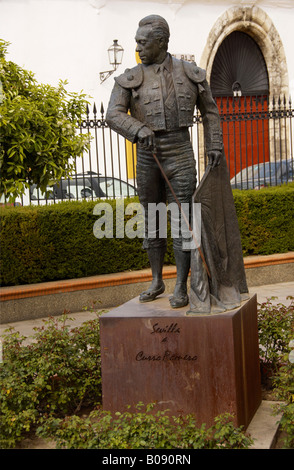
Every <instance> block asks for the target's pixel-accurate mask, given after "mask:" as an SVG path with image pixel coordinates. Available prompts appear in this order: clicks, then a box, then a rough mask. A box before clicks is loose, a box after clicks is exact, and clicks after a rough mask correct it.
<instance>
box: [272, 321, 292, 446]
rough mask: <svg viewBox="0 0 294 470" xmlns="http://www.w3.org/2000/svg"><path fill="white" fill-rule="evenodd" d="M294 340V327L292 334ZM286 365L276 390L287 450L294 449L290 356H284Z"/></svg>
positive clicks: (276, 378)
mask: <svg viewBox="0 0 294 470" xmlns="http://www.w3.org/2000/svg"><path fill="white" fill-rule="evenodd" d="M291 337H292V341H293V340H294V327H293V326H292V332H291ZM283 363H284V365H283V366H282V367H280V369H279V371H278V372H277V374H276V376H275V377H274V390H275V393H276V397H277V399H278V400H281V402H279V404H278V405H277V406H276V407H275V411H276V413H281V414H282V418H281V421H280V427H281V429H282V430H283V431H284V432H285V437H284V438H283V445H284V447H285V448H288V449H293V446H294V363H291V362H290V361H289V359H288V354H285V355H284V356H283Z"/></svg>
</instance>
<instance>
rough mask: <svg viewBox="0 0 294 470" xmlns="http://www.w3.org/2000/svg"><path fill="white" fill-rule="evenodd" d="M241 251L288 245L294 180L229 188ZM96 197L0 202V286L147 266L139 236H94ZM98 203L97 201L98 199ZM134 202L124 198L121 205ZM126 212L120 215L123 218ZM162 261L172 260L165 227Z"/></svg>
mask: <svg viewBox="0 0 294 470" xmlns="http://www.w3.org/2000/svg"><path fill="white" fill-rule="evenodd" d="M233 194H234V200H235V205H236V211H237V216H238V220H239V226H240V233H241V241H242V247H243V254H244V256H248V255H266V254H273V253H284V252H287V251H293V250H294V237H293V233H294V183H290V184H288V185H285V186H282V187H275V188H265V189H262V190H260V191H255V190H252V191H234V192H233ZM97 202H99V201H90V202H89V201H87V202H86V201H83V202H80V201H68V202H61V203H58V204H52V205H46V206H28V207H8V206H6V207H0V226H1V241H0V243H1V268H0V274H1V285H2V286H9V285H18V284H32V283H39V282H45V281H56V280H61V279H74V278H80V277H87V276H93V275H97V274H108V273H114V272H122V271H128V270H138V269H143V268H146V267H148V266H149V263H148V258H147V253H146V251H145V250H143V249H142V241H143V240H142V239H140V238H137V237H136V238H133V239H130V238H128V237H124V238H115V233H116V201H112V200H108V201H107V202H108V203H109V204H111V206H112V209H113V234H114V237H113V238H100V239H98V238H96V237H95V236H94V234H93V227H94V224H95V221H97V220H98V216H97V215H94V214H93V210H94V207H95V205H96V204H97ZM100 202H102V201H100ZM131 202H138V199H137V198H134V199H125V200H124V205H125V206H126V205H127V204H129V203H131ZM130 218H131V216H127V215H125V223H126V222H127V220H128V219H130ZM165 262H166V263H168V264H174V262H175V261H174V256H173V250H172V239H171V237H170V229H169V228H168V249H167V253H166V257H165Z"/></svg>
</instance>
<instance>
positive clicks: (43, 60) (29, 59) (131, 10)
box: [0, 0, 294, 108]
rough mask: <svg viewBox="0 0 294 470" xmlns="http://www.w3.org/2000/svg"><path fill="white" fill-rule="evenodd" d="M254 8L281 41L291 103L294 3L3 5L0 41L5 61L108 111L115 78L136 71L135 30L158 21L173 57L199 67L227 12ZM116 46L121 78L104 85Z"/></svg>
mask: <svg viewBox="0 0 294 470" xmlns="http://www.w3.org/2000/svg"><path fill="white" fill-rule="evenodd" d="M255 4H256V5H257V6H258V7H259V8H261V9H263V10H264V11H265V12H266V13H267V15H268V16H269V17H270V19H271V20H272V22H273V23H274V25H275V27H276V29H277V31H278V32H279V34H280V37H281V40H282V43H283V46H284V50H285V54H286V58H287V65H288V74H289V84H290V92H291V94H292V95H293V96H294V55H293V51H292V49H293V41H292V34H293V20H294V0H281V1H274V0H259V1H254V0H252V1H248V2H246V1H243V0H239V1H235V2H232V1H229V0H219V1H197V0H188V1H185V0H178V1H175V2H172V1H170V0H160V1H153V2H150V1H145V0H143V1H136V0H128V1H123V0H0V38H1V39H4V40H6V41H9V42H10V43H11V45H10V46H9V49H8V51H9V55H8V58H9V59H10V60H12V61H14V62H16V63H17V64H19V65H20V66H22V67H24V68H26V69H29V70H31V71H33V72H34V73H35V76H36V79H37V80H38V81H39V82H43V83H49V84H51V85H54V86H55V85H57V84H58V81H59V80H60V79H61V80H68V82H69V84H68V86H67V89H68V90H70V91H76V92H80V91H81V90H83V91H84V92H85V93H87V94H88V95H90V96H91V98H92V99H91V101H96V103H97V105H98V107H99V105H100V102H101V101H103V102H104V105H105V108H106V106H107V103H108V99H109V95H110V92H111V89H112V86H113V77H114V76H115V75H118V74H120V73H122V72H123V71H124V70H125V69H126V68H128V67H132V66H134V65H135V64H136V61H135V41H134V36H135V33H136V30H137V26H138V22H139V20H140V19H141V18H143V17H144V16H146V15H148V14H152V13H155V14H160V15H162V16H163V17H164V18H165V19H166V20H167V21H168V23H169V26H170V30H171V39H170V47H169V50H170V52H172V53H180V54H194V55H195V59H196V62H199V60H200V57H201V55H202V53H203V50H204V47H205V45H206V41H207V38H208V35H209V32H210V30H211V29H212V28H213V26H214V24H215V22H216V21H217V19H218V18H219V17H220V16H221V15H222V14H223V13H224V12H225V11H226V10H227V9H229V8H230V7H233V6H252V5H255ZM113 39H118V42H119V44H121V45H122V46H123V48H124V50H125V52H124V56H123V63H122V65H121V66H120V67H119V69H118V71H117V72H116V73H115V74H113V75H112V76H111V77H110V78H109V79H108V80H106V81H105V82H104V83H103V84H100V79H99V72H102V71H106V70H110V68H111V67H110V66H109V63H108V55H107V49H108V47H109V46H110V45H111V44H112V42H113Z"/></svg>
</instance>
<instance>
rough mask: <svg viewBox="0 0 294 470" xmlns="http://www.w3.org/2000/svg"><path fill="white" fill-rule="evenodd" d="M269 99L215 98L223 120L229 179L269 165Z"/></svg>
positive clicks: (261, 97) (247, 97)
mask: <svg viewBox="0 0 294 470" xmlns="http://www.w3.org/2000/svg"><path fill="white" fill-rule="evenodd" d="M266 98H267V97H265V96H260V97H252V96H241V97H237V98H236V97H231V96H230V97H225V98H224V97H221V98H216V103H217V106H218V109H219V112H220V115H221V120H222V130H223V140H224V148H225V154H226V158H227V163H228V168H229V171H230V178H233V176H235V175H236V174H237V173H239V171H241V170H242V169H243V168H246V167H248V166H252V165H255V164H257V163H264V162H267V161H269V124H268V119H267V111H268V101H267V99H266Z"/></svg>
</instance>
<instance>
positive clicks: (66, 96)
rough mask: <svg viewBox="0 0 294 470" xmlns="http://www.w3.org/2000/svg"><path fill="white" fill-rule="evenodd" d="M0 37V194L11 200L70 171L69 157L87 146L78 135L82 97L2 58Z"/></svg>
mask: <svg viewBox="0 0 294 470" xmlns="http://www.w3.org/2000/svg"><path fill="white" fill-rule="evenodd" d="M8 44H9V43H7V42H6V41H3V40H1V39H0V92H1V95H0V126H1V132H0V171H1V182H0V195H4V196H5V197H6V198H11V199H13V198H15V197H16V196H20V195H21V194H23V193H24V191H25V188H26V187H28V186H29V185H30V184H36V185H37V186H38V188H40V189H41V191H43V192H45V190H46V187H47V186H50V185H52V184H54V183H55V182H56V181H57V180H58V179H60V178H61V177H63V176H65V177H66V176H68V175H69V174H70V173H71V172H72V171H73V170H74V166H75V163H74V158H75V157H78V156H82V154H83V151H84V150H86V149H87V148H88V145H89V140H88V139H89V138H88V136H87V135H81V134H78V133H77V125H78V122H79V120H80V119H81V116H82V115H83V114H84V112H85V107H86V105H87V101H86V95H85V94H82V93H80V94H78V93H74V92H67V91H66V89H65V85H66V84H67V82H66V81H60V82H59V85H58V87H53V86H51V85H45V84H39V83H38V82H37V81H36V79H35V77H34V74H33V73H32V72H30V71H27V70H25V69H23V68H21V67H19V66H18V65H17V64H15V63H14V62H11V61H7V60H6V53H7V46H8Z"/></svg>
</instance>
